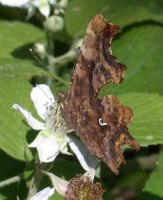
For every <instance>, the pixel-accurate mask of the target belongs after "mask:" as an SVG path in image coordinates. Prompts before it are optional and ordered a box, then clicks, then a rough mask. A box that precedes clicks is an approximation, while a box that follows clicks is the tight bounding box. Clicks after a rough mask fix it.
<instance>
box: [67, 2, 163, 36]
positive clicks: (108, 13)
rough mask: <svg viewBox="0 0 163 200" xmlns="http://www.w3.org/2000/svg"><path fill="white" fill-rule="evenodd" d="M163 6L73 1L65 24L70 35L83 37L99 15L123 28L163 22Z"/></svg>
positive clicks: (150, 3)
mask: <svg viewBox="0 0 163 200" xmlns="http://www.w3.org/2000/svg"><path fill="white" fill-rule="evenodd" d="M161 7H162V4H161V2H160V4H159V2H157V1H155V2H149V1H147V0H144V1H136V0H133V1H130V0H121V1H115V0H109V1H108V0H100V1H97V0H87V1H80V0H75V1H71V2H70V4H69V6H68V9H67V12H66V15H65V23H66V28H67V31H68V33H69V34H70V35H71V36H73V37H76V36H81V35H83V34H84V33H85V29H86V27H87V25H88V23H89V20H90V19H91V18H92V17H93V16H94V15H95V14H97V13H101V14H103V15H104V16H105V17H106V19H108V20H109V21H111V22H113V23H115V24H118V25H120V26H121V28H122V27H123V26H127V25H130V24H132V23H137V22H142V21H144V20H156V21H158V22H161V23H162V22H163V13H162V9H161Z"/></svg>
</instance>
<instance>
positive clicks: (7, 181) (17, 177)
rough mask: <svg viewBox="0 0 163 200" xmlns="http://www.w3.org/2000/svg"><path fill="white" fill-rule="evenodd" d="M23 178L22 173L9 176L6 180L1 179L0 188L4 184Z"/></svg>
mask: <svg viewBox="0 0 163 200" xmlns="http://www.w3.org/2000/svg"><path fill="white" fill-rule="evenodd" d="M22 179H23V174H19V175H17V176H14V177H11V178H9V179H7V180H4V181H1V182H0V188H3V187H5V186H8V185H11V184H13V183H17V182H20V181H21V180H22Z"/></svg>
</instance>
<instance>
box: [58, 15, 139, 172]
mask: <svg viewBox="0 0 163 200" xmlns="http://www.w3.org/2000/svg"><path fill="white" fill-rule="evenodd" d="M118 29H119V28H118V26H116V25H113V24H111V23H108V22H106V21H105V20H104V18H103V17H102V16H101V15H99V14H97V15H96V16H95V17H94V18H93V19H92V20H91V22H90V23H89V25H88V28H87V30H86V35H85V37H84V42H83V45H82V46H81V48H80V50H79V53H78V57H77V62H76V67H75V70H74V73H73V77H72V80H71V83H70V87H69V91H68V93H67V94H63V93H62V94H61V93H60V94H59V101H60V103H61V106H62V111H63V116H64V118H65V121H66V124H67V126H68V128H70V129H74V130H75V131H76V133H77V134H78V135H79V137H80V138H81V140H82V141H83V142H84V143H85V145H86V146H87V148H88V149H89V151H90V152H91V153H92V154H93V155H95V156H96V157H98V158H100V159H102V160H103V161H104V162H105V163H106V164H107V165H108V166H109V167H110V168H111V170H112V171H113V172H115V173H118V167H119V165H120V164H121V163H122V162H124V161H125V160H124V156H123V152H122V150H121V145H123V144H128V145H130V146H131V147H132V148H134V149H136V150H138V149H139V144H138V143H137V142H136V141H135V140H134V139H133V138H132V137H131V136H130V134H129V132H128V124H129V123H130V121H131V118H132V111H131V109H130V108H128V107H126V106H123V105H121V104H120V102H119V101H118V99H117V98H116V97H115V96H107V97H103V98H97V94H98V93H99V91H100V88H101V87H103V86H104V85H105V84H106V83H120V82H121V81H122V80H123V77H124V72H125V69H126V67H125V66H124V65H122V64H120V63H118V61H117V60H116V57H115V56H113V55H112V51H111V41H112V38H113V37H114V35H115V34H116V33H117V31H118Z"/></svg>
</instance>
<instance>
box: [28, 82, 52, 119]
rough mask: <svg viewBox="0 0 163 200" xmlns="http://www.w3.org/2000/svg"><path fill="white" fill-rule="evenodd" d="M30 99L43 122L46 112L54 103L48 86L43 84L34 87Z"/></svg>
mask: <svg viewBox="0 0 163 200" xmlns="http://www.w3.org/2000/svg"><path fill="white" fill-rule="evenodd" d="M31 99H32V101H33V103H34V106H35V108H36V110H37V113H38V115H39V116H40V117H41V118H42V119H44V120H45V119H46V118H47V115H48V112H49V111H50V109H51V108H52V107H53V105H54V103H55V99H54V96H53V94H52V92H51V91H50V88H49V86H47V85H45V84H40V85H36V87H34V88H33V89H32V91H31Z"/></svg>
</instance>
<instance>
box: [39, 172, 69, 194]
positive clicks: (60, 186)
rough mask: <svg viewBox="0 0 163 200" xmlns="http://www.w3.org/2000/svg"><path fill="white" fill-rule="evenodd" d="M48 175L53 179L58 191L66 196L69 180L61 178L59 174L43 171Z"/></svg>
mask: <svg viewBox="0 0 163 200" xmlns="http://www.w3.org/2000/svg"><path fill="white" fill-rule="evenodd" d="M43 172H44V173H45V174H46V175H48V176H49V177H50V179H51V181H52V184H53V186H54V187H55V189H56V191H57V192H58V193H59V194H60V195H61V196H63V197H64V196H65V193H66V191H67V186H68V184H69V182H68V181H65V180H64V179H61V178H59V177H58V176H55V175H54V174H53V173H50V172H46V171H43Z"/></svg>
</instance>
